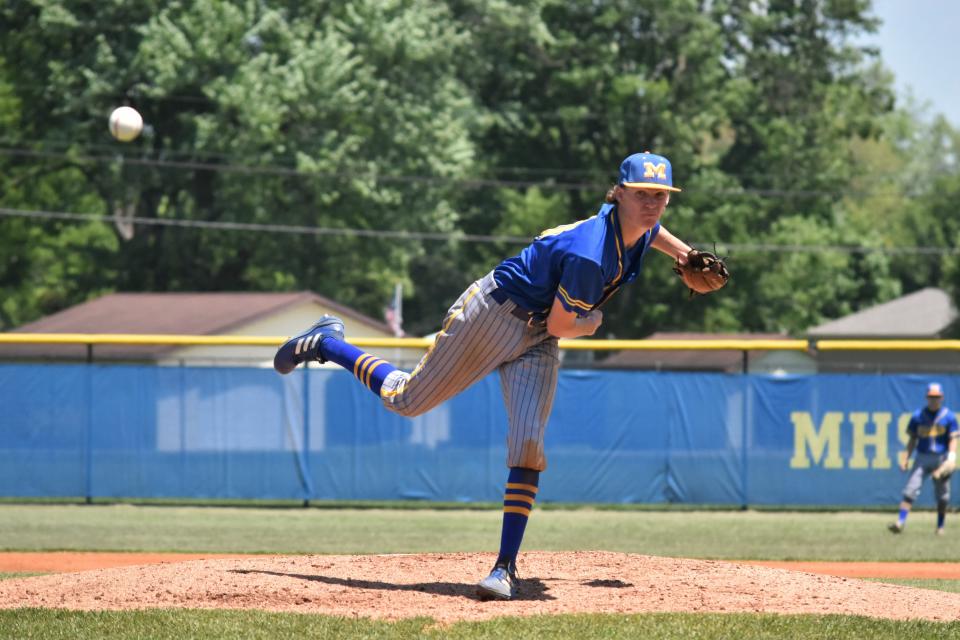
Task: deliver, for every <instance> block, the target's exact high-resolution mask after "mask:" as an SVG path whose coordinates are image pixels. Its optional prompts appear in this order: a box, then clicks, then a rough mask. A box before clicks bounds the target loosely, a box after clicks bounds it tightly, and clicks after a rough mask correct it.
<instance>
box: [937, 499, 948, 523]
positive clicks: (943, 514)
mask: <svg viewBox="0 0 960 640" xmlns="http://www.w3.org/2000/svg"><path fill="white" fill-rule="evenodd" d="M946 519H947V503H946V502H940V501H937V529H943V523H944V522H945V521H946Z"/></svg>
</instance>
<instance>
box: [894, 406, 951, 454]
mask: <svg viewBox="0 0 960 640" xmlns="http://www.w3.org/2000/svg"><path fill="white" fill-rule="evenodd" d="M958 432H960V427H958V426H957V416H956V415H954V413H953V411H950V409H947V408H946V407H941V408H940V410H939V411H936V412H933V411H930V409H928V408H927V407H923V408H922V409H917V410H916V411H914V412H913V415H912V416H911V417H910V423H909V424H908V425H907V433H909V434H910V435H911V436H916V438H917V453H946V452H947V445H948V444H949V442H950V438H951V437H952V436H953V434H956V433H958Z"/></svg>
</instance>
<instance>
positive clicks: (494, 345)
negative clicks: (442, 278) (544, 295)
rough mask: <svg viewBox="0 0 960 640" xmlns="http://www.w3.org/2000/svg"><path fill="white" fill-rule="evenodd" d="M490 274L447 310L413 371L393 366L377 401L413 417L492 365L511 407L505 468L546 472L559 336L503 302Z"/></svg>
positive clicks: (477, 378) (459, 388)
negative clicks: (495, 296) (519, 315)
mask: <svg viewBox="0 0 960 640" xmlns="http://www.w3.org/2000/svg"><path fill="white" fill-rule="evenodd" d="M496 286H497V285H496V282H495V281H494V279H493V272H492V271H491V272H490V273H488V274H487V275H486V276H484V277H483V278H481V279H480V280H477V281H476V282H474V283H473V284H472V285H470V286H469V287H468V288H467V290H466V291H464V292H463V294H462V295H461V296H460V298H459V299H458V300H457V301H456V302H455V303H454V304H453V306H452V307H450V310H449V311H447V315H446V317H445V318H444V320H443V328H442V330H441V331H440V333H438V334H437V337H436V340H435V341H434V344H433V346H432V347H431V348H430V350H429V351H427V353H426V355H424V356H423V359H422V360H421V361H420V364H418V365H417V368H416V369H414V370H413V373H409V374H408V373H405V372H402V371H394V372H392V373H390V375H388V376H387V378H386V380H384V383H383V387H382V388H381V390H380V398H381V400H382V401H383V404H384V406H386V407H387V408H388V409H390V410H391V411H394V412H396V413H399V414H400V415H404V416H416V415H420V414H421V413H424V412H426V411H429V410H430V409H432V408H434V407H436V406H437V405H438V404H440V403H442V402H444V401H445V400H448V399H450V398H452V397H453V396H455V395H456V394H458V393H460V392H461V391H463V390H464V389H466V388H467V387H469V386H470V385H472V384H473V383H474V382H476V381H477V380H480V379H481V378H483V377H484V376H486V375H487V374H489V373H491V372H493V371H494V370H495V369H496V370H498V371H499V373H500V387H501V390H502V391H503V399H504V402H505V403H506V407H507V417H508V420H509V430H508V433H507V466H508V467H526V468H528V469H536V470H537V471H543V470H544V469H545V468H546V466H547V462H546V457H545V456H544V452H543V436H544V432H545V431H546V427H547V420H548V418H549V417H550V410H551V409H552V408H553V398H554V394H555V392H556V389H557V371H558V369H559V366H560V356H559V347H558V346H557V339H556V338H555V337H553V336H552V335H550V334H549V333H547V329H546V327H544V326H538V327H530V326H528V325H527V323H525V322H524V321H523V320H521V319H519V318H517V317H515V316H513V315H511V314H510V312H511V311H512V310H513V309H514V308H515V307H516V304H515V303H513V302H512V301H510V300H507V301H506V302H504V303H503V304H498V303H497V302H496V301H495V300H494V299H493V298H491V297H490V292H491V291H493V290H494V289H496Z"/></svg>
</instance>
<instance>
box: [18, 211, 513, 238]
mask: <svg viewBox="0 0 960 640" xmlns="http://www.w3.org/2000/svg"><path fill="white" fill-rule="evenodd" d="M0 216H5V217H10V218H33V219H45V220H73V221H78V222H107V223H112V222H114V221H118V220H119V221H122V222H124V223H132V224H139V225H144V226H160V227H184V228H193V229H215V230H218V231H256V232H257V233H288V234H296V235H315V236H346V237H360V238H383V239H392V240H444V241H449V240H457V241H464V242H486V243H517V244H526V243H528V242H530V238H521V237H519V236H501V235H482V234H472V233H444V232H439V231H392V230H389V229H342V228H341V229H338V228H334V227H308V226H303V225H284V224H260V223H255V222H222V221H215V220H184V219H178V218H143V217H136V216H134V217H129V218H128V217H126V216H124V217H123V218H115V217H114V216H108V215H101V214H95V213H70V212H65V211H28V210H24V209H9V208H6V207H0Z"/></svg>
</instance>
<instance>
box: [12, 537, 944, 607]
mask: <svg viewBox="0 0 960 640" xmlns="http://www.w3.org/2000/svg"><path fill="white" fill-rule="evenodd" d="M492 562H493V556H492V555H490V554H465V553H464V554H443V555H439V554H437V555H432V554H423V555H385V556H261V557H254V558H230V559H215V560H193V561H189V562H179V563H172V564H155V565H142V566H133V567H119V568H113V569H99V570H94V571H83V572H79V573H64V574H57V575H49V576H37V577H32V578H19V579H15V580H4V581H0V607H2V608H14V607H58V608H67V609H83V610H100V609H114V610H117V609H142V608H148V607H184V608H198V609H264V610H269V611H296V612H299V613H324V614H334V615H342V616H362V617H372V618H386V619H398V618H407V617H412V616H429V617H431V618H434V619H436V620H438V621H441V622H452V621H456V620H476V619H482V618H491V617H495V616H504V615H511V616H520V615H536V614H554V613H584V612H596V613H645V612H653V611H686V612H726V613H730V612H765V613H813V614H829V613H837V614H850V615H864V616H873V617H878V618H894V619H909V618H923V619H927V620H938V621H947V620H960V594H957V593H946V592H939V591H930V590H925V589H913V588H910V587H901V586H897V585H890V584H882V583H875V582H865V581H862V580H855V579H850V578H839V577H833V576H827V575H817V574H811V573H802V572H799V571H787V570H783V569H773V568H769V567H761V566H754V565H747V564H737V563H733V562H720V561H711V560H689V559H682V558H659V557H652V556H642V555H629V554H622V553H609V552H556V553H548V552H530V553H524V554H522V555H521V565H520V574H521V577H522V578H523V580H522V582H521V585H520V589H519V596H518V597H517V599H515V600H513V601H510V602H481V601H479V600H478V599H477V598H476V595H475V589H474V583H475V582H476V581H477V580H479V579H480V578H482V577H483V576H484V575H486V572H487V571H488V570H489V569H490V566H491V564H492Z"/></svg>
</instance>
